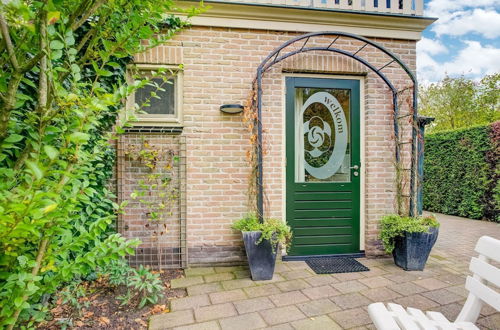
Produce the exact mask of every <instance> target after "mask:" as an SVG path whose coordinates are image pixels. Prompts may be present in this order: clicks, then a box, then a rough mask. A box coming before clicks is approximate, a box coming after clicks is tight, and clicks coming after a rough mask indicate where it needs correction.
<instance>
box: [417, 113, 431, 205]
mask: <svg viewBox="0 0 500 330" xmlns="http://www.w3.org/2000/svg"><path fill="white" fill-rule="evenodd" d="M433 121H434V118H432V117H420V116H419V117H418V119H417V123H418V133H419V134H418V164H417V165H418V185H417V215H422V211H423V207H424V200H423V190H424V185H423V182H424V151H425V140H424V139H425V126H426V125H429V124H430V123H431V122H433Z"/></svg>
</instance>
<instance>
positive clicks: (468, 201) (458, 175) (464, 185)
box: [424, 123, 500, 222]
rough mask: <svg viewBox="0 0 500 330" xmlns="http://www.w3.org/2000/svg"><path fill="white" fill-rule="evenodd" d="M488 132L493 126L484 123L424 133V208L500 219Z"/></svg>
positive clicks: (493, 159)
mask: <svg viewBox="0 0 500 330" xmlns="http://www.w3.org/2000/svg"><path fill="white" fill-rule="evenodd" d="M493 125H498V123H497V124H493ZM491 132H492V125H487V126H479V127H474V128H470V129H463V130H455V131H446V132H440V133H435V134H429V135H427V136H426V140H425V161H424V171H425V172H424V208H425V209H426V210H429V211H433V212H440V213H445V214H450V215H457V216H462V217H467V218H472V219H488V220H492V221H497V222H500V219H499V214H498V209H499V208H498V202H499V198H498V188H496V187H497V185H498V174H495V173H496V172H498V157H491V153H492V151H493V149H494V143H493V141H492V137H493V136H494V135H492V134H491ZM496 136H497V138H498V136H499V135H496ZM498 143H499V142H498V141H496V145H498ZM488 156H489V157H488ZM495 181H496V183H495ZM494 189H497V190H496V193H495V191H494ZM495 196H496V197H495ZM495 199H496V200H495ZM492 208H496V211H494V210H493V211H492Z"/></svg>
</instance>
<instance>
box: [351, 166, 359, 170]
mask: <svg viewBox="0 0 500 330" xmlns="http://www.w3.org/2000/svg"><path fill="white" fill-rule="evenodd" d="M349 168H350V169H351V170H356V171H357V170H359V165H354V166H351V167H349Z"/></svg>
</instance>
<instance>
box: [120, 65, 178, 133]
mask: <svg viewBox="0 0 500 330" xmlns="http://www.w3.org/2000/svg"><path fill="white" fill-rule="evenodd" d="M159 69H167V70H171V71H173V72H174V73H175V75H174V76H173V77H172V78H173V79H174V95H175V100H174V112H175V113H174V114H173V115H171V114H164V115H162V114H146V113H137V114H136V115H135V116H136V117H137V121H135V122H133V123H132V125H133V126H167V127H182V126H183V102H182V101H183V100H182V95H183V94H182V90H183V71H182V68H180V67H179V66H178V65H162V64H132V65H130V66H128V67H127V81H128V82H129V83H132V82H133V77H132V72H133V71H135V72H138V73H140V72H141V71H146V70H150V71H156V70H159ZM135 72H134V73H135ZM166 74H168V73H166ZM134 104H135V93H132V94H131V95H129V96H128V98H127V105H126V106H127V112H128V111H129V110H130V109H132V108H133V107H134Z"/></svg>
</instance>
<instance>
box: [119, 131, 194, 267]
mask: <svg viewBox="0 0 500 330" xmlns="http://www.w3.org/2000/svg"><path fill="white" fill-rule="evenodd" d="M165 133H172V132H170V131H169V132H165V131H164V130H162V129H150V128H149V129H148V128H142V129H141V128H134V129H133V130H132V131H130V132H127V133H126V134H124V135H121V136H120V138H119V140H118V142H117V161H116V164H117V171H116V182H117V193H118V196H117V197H118V200H119V202H123V201H127V202H128V205H127V206H126V207H125V209H124V212H123V213H122V214H119V216H118V230H119V232H120V233H122V235H124V236H125V237H128V238H138V239H140V240H141V244H140V245H139V246H138V247H137V248H136V251H135V254H134V255H132V256H129V257H128V261H129V263H130V264H131V265H146V266H149V267H152V268H156V269H170V268H175V269H176V268H186V267H187V260H188V259H187V246H186V244H187V243H186V201H185V198H186V193H185V192H186V141H185V137H184V136H181V135H179V134H165ZM174 133H175V132H174Z"/></svg>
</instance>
